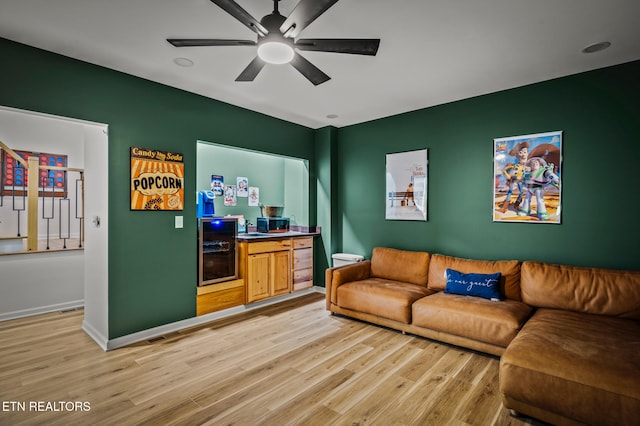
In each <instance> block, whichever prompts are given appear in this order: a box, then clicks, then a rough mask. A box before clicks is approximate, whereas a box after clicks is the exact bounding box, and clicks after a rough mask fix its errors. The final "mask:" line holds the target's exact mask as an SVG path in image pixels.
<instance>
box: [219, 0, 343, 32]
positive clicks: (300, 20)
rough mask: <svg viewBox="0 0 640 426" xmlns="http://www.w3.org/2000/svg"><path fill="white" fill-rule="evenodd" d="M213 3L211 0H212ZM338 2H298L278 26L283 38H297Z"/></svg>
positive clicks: (331, 0)
mask: <svg viewBox="0 0 640 426" xmlns="http://www.w3.org/2000/svg"><path fill="white" fill-rule="evenodd" d="M212 1H213V0H212ZM337 1H338V0H300V2H299V3H298V4H297V5H296V7H295V8H294V9H293V11H292V12H291V14H290V15H289V16H288V17H287V19H286V20H285V21H284V22H283V23H282V25H281V26H280V32H281V33H283V34H284V35H285V37H290V38H294V37H297V36H298V34H300V32H301V31H302V30H303V29H305V28H306V27H307V26H308V25H309V24H310V23H312V22H313V21H315V20H316V18H317V17H318V16H320V15H322V14H323V13H324V12H325V11H326V10H327V9H329V8H330V7H331V6H333V5H334V4H335V3H336V2H337Z"/></svg>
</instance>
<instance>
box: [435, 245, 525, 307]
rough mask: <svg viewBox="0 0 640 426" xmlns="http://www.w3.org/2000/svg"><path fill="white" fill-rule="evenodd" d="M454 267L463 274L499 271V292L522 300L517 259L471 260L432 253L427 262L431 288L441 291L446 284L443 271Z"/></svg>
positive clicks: (509, 297)
mask: <svg viewBox="0 0 640 426" xmlns="http://www.w3.org/2000/svg"><path fill="white" fill-rule="evenodd" d="M447 269H455V270H456V271H460V272H462V273H465V274H470V273H480V274H493V273H495V272H500V274H501V276H502V277H501V278H500V293H501V294H502V295H504V297H506V298H507V299H511V300H522V298H521V296H520V262H519V261H517V260H497V261H491V260H473V259H461V258H459V257H452V256H444V255H442V254H432V255H431V261H430V262H429V284H428V287H429V288H430V289H432V290H436V291H443V290H444V289H445V287H446V284H447V278H446V276H445V272H446V270H447Z"/></svg>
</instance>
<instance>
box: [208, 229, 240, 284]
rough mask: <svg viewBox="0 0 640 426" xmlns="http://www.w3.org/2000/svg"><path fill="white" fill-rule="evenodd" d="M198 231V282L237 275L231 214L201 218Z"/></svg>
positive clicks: (225, 279)
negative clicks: (228, 216) (226, 216)
mask: <svg viewBox="0 0 640 426" xmlns="http://www.w3.org/2000/svg"><path fill="white" fill-rule="evenodd" d="M198 228H199V231H198V236H199V238H198V285H208V284H214V283H218V282H222V281H229V280H233V279H236V278H238V260H237V250H236V238H237V236H238V222H237V219H235V218H201V219H199V226H198Z"/></svg>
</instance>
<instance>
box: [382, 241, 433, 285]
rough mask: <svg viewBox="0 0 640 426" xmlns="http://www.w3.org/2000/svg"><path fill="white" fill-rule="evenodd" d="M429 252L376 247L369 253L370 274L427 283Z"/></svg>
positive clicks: (420, 283) (409, 281) (422, 283)
mask: <svg viewBox="0 0 640 426" xmlns="http://www.w3.org/2000/svg"><path fill="white" fill-rule="evenodd" d="M428 272H429V253H426V252H419V251H407V250H397V249H392V248H386V247H376V248H374V249H373V253H372V255H371V276H372V277H378V278H384V279H387V280H392V281H402V282H407V283H411V284H419V285H423V286H426V285H427V275H428Z"/></svg>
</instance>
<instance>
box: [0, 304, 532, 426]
mask: <svg viewBox="0 0 640 426" xmlns="http://www.w3.org/2000/svg"><path fill="white" fill-rule="evenodd" d="M82 315H83V312H82V310H76V311H72V312H65V313H52V314H45V315H39V316H35V317H30V318H25V319H18V320H12V321H5V322H0V402H1V403H2V406H1V407H0V425H18V424H29V425H30V424H38V425H39V424H47V425H103V424H104V425H129V424H149V425H165V424H171V425H174V424H175V425H200V424H209V425H258V424H266V425H367V424H372V425H523V424H537V423H535V422H533V421H531V420H526V419H516V418H512V417H510V416H509V413H508V411H507V410H506V409H504V408H503V407H502V406H501V403H500V398H499V395H498V359H497V358H495V357H492V356H487V355H483V354H478V353H474V352H471V351H466V350H463V349H459V348H456V347H452V346H448V345H444V344H441V343H437V342H433V341H430V340H426V339H423V338H419V337H413V336H409V335H402V334H400V333H398V332H395V331H392V330H387V329H384V328H380V327H377V326H373V325H369V324H365V323H362V322H358V321H355V320H350V319H347V318H343V317H339V316H331V315H330V314H329V313H328V312H327V311H326V310H325V308H324V296H323V295H321V294H311V295H307V296H304V297H302V298H299V299H296V300H293V301H287V302H284V303H282V304H279V305H277V306H271V307H265V308H263V309H261V310H258V311H255V312H249V313H246V314H242V315H241V316H239V317H237V318H233V319H225V320H220V321H216V322H212V323H210V324H207V325H206V326H200V327H197V328H192V329H189V330H185V331H183V332H180V333H174V334H171V335H167V336H165V337H164V338H161V339H159V340H155V341H153V342H143V343H139V344H136V345H132V346H130V347H126V348H121V349H117V350H114V351H111V352H106V353H105V352H103V351H102V350H101V349H100V348H99V347H98V346H97V345H96V344H95V343H94V342H93V341H92V340H91V339H90V338H89V337H88V336H87V335H86V334H85V333H84V332H83V331H82V330H81V329H80V326H81V322H82ZM12 401H13V402H15V404H13V405H12V403H11V402H12ZM38 401H40V402H41V403H42V404H41V405H40V408H41V409H47V408H48V409H58V410H60V409H63V410H64V409H65V407H66V408H67V409H68V408H70V407H74V405H73V404H70V405H69V404H62V405H61V404H60V403H59V401H65V402H80V403H83V402H86V403H88V404H86V405H89V408H90V411H88V412H87V411H84V412H82V411H79V412H67V411H44V412H42V411H35V410H33V411H31V410H30V408H32V405H33V404H37V402H38ZM18 403H23V404H24V407H25V411H21V409H20V406H19V405H17V404H18ZM46 403H50V405H49V407H47V405H46ZM53 403H57V404H58V405H57V406H56V405H53ZM35 407H36V408H37V407H38V406H37V405H36V406H35ZM84 408H87V407H86V406H84Z"/></svg>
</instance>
